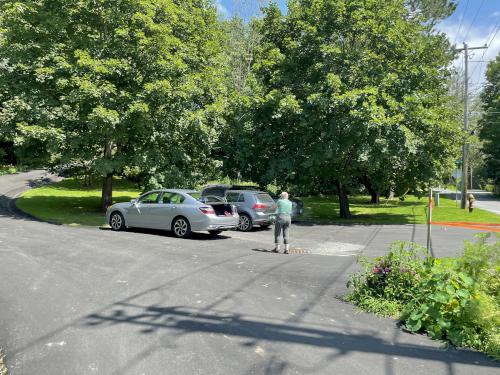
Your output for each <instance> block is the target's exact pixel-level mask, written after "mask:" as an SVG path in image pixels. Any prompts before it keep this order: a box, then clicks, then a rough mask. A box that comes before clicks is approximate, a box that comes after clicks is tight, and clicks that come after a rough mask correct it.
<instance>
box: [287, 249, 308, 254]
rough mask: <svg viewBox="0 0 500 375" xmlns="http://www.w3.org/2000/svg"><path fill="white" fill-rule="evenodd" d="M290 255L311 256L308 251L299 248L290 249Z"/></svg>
mask: <svg viewBox="0 0 500 375" xmlns="http://www.w3.org/2000/svg"><path fill="white" fill-rule="evenodd" d="M289 253H290V254H312V252H311V251H310V250H306V249H301V248H300V247H291V248H290V250H289Z"/></svg>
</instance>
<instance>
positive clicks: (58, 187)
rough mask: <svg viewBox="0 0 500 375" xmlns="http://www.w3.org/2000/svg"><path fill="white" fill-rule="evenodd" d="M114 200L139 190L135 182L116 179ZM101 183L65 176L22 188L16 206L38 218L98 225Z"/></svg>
mask: <svg viewBox="0 0 500 375" xmlns="http://www.w3.org/2000/svg"><path fill="white" fill-rule="evenodd" d="M113 185H114V186H113V202H114V203H116V202H127V201H129V200H131V199H134V198H137V196H138V195H139V194H140V193H141V192H140V191H139V190H138V189H137V187H135V186H134V185H132V184H130V183H127V182H124V181H121V180H115V181H114V183H113ZM100 203H101V187H100V186H97V185H94V186H91V187H83V186H82V181H81V180H77V179H67V180H63V181H61V182H58V183H55V184H50V185H45V186H42V187H39V188H36V189H31V190H28V191H27V192H25V193H24V194H23V195H22V196H21V197H20V198H19V199H18V200H17V201H16V204H17V207H18V208H20V209H21V210H23V211H24V212H27V213H29V214H30V215H33V216H35V217H37V218H39V219H42V220H46V221H50V222H53V223H57V224H69V225H92V226H98V225H102V224H104V222H105V217H104V214H103V213H102V212H100V211H99V207H100Z"/></svg>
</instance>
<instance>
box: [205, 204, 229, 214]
mask: <svg viewBox="0 0 500 375" xmlns="http://www.w3.org/2000/svg"><path fill="white" fill-rule="evenodd" d="M207 204H209V205H210V206H212V208H213V209H214V211H215V215H216V216H233V215H234V214H235V208H234V206H233V205H230V204H227V203H212V202H208V203H207Z"/></svg>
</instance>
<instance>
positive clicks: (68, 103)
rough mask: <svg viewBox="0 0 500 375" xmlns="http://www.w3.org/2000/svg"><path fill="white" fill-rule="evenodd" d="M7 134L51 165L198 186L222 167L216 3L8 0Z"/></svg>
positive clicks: (3, 50) (4, 50) (108, 181)
mask: <svg viewBox="0 0 500 375" xmlns="http://www.w3.org/2000/svg"><path fill="white" fill-rule="evenodd" d="M0 6H1V18H0V29H1V35H2V39H1V40H0V80H1V81H0V86H1V87H2V93H1V95H2V98H3V99H4V101H3V103H2V104H1V111H0V124H1V125H0V126H1V127H2V131H5V132H6V133H9V134H10V136H11V138H14V139H16V140H17V143H18V144H24V145H26V144H29V143H30V142H32V141H33V140H38V141H42V142H43V143H44V145H45V146H46V150H48V151H49V154H50V163H51V164H53V165H67V164H69V163H74V162H78V163H85V164H86V165H87V167H88V168H89V169H90V170H91V171H93V172H94V173H97V174H98V175H101V176H103V178H104V179H103V189H102V208H103V209H105V207H106V206H107V205H109V204H110V203H111V201H112V177H113V175H115V174H119V173H121V171H122V170H123V169H124V167H125V166H129V167H134V166H135V167H137V168H139V169H140V170H141V171H142V172H143V175H144V178H145V179H146V183H147V184H148V185H167V186H168V185H173V184H179V183H182V184H188V183H192V182H193V181H195V180H198V179H200V178H201V176H202V175H203V174H204V172H205V171H206V170H207V169H210V168H211V167H212V163H211V161H210V160H208V156H209V155H210V153H211V148H212V147H213V145H214V144H215V142H216V140H217V136H218V133H217V125H218V122H219V121H220V120H219V119H220V112H221V111H222V108H223V107H222V100H221V97H222V94H223V93H224V87H223V86H221V83H220V82H221V79H220V77H221V74H222V71H221V65H222V61H221V59H220V47H219V46H220V38H221V35H222V34H221V30H220V27H219V26H218V21H217V15H216V11H215V7H214V6H213V5H212V4H211V2H210V1H209V0H183V1H176V0H154V1H153V0H114V1H106V0H80V1H69V0H27V1H23V2H19V1H14V0H4V1H2V2H1V3H0Z"/></svg>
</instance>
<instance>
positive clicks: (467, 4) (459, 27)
mask: <svg viewBox="0 0 500 375" xmlns="http://www.w3.org/2000/svg"><path fill="white" fill-rule="evenodd" d="M468 8H469V0H467V3H466V4H465V10H464V13H463V14H462V18H461V19H460V24H459V25H458V30H457V33H456V34H455V38H454V41H453V44H455V43H456V42H457V38H458V36H459V35H460V29H461V28H462V23H463V22H464V18H465V13H467V9H468Z"/></svg>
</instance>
